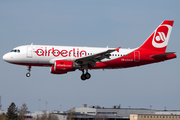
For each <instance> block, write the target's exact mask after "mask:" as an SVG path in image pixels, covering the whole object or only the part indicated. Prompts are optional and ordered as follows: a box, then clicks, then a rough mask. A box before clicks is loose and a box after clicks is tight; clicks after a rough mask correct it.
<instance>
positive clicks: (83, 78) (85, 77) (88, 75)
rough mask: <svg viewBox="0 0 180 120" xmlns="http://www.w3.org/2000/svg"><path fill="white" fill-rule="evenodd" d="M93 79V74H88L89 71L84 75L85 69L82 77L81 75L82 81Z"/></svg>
mask: <svg viewBox="0 0 180 120" xmlns="http://www.w3.org/2000/svg"><path fill="white" fill-rule="evenodd" d="M90 77H91V74H89V73H88V71H87V70H86V73H85V74H84V69H83V70H82V75H81V80H83V81H84V80H86V79H89V78H90Z"/></svg>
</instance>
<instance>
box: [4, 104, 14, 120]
mask: <svg viewBox="0 0 180 120" xmlns="http://www.w3.org/2000/svg"><path fill="white" fill-rule="evenodd" d="M6 118H7V120H16V118H17V107H16V105H15V104H14V102H12V103H11V105H10V106H9V108H8V110H7V113H6Z"/></svg>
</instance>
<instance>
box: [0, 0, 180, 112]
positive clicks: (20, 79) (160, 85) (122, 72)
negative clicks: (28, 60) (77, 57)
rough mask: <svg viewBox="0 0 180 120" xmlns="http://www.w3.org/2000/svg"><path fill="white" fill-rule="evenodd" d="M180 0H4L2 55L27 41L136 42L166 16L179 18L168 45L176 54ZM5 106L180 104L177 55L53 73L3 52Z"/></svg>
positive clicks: (0, 82)
mask: <svg viewBox="0 0 180 120" xmlns="http://www.w3.org/2000/svg"><path fill="white" fill-rule="evenodd" d="M179 5H180V1H178V0H174V1H169V0H158V1H157V0H152V1H144V0H137V1H130V0H126V1H125V0H124V1H123V0H111V1H109V0H98V1H96V0H89V1H84V0H76V1H74V0H69V1H62V0H52V1H48V0H39V1H36V0H31V1H23V0H16V1H13V0H9V1H6V0H1V1H0V56H3V55H4V54H5V53H7V52H9V51H10V50H11V49H13V48H14V47H17V46H20V45H27V44H31V43H34V44H44V45H66V46H89V47H93V46H95V47H106V46H109V47H115V48H116V47H122V48H129V47H130V48H135V47H138V46H140V45H141V44H142V43H143V42H144V41H145V40H146V38H148V37H149V35H150V34H151V33H152V32H153V31H154V30H155V29H156V27H157V26H158V25H159V24H160V23H161V22H162V21H164V20H174V21H175V22H174V27H173V29H172V33H171V36H170V40H169V44H168V47H167V51H169V52H174V51H175V52H176V54H177V56H179V51H180V48H179V45H180V41H179V31H180V22H179V21H180V15H179V12H180V7H179ZM0 66H1V72H0V95H1V97H2V105H3V106H2V109H3V110H7V108H8V106H9V105H10V104H11V102H14V103H15V104H16V105H17V106H18V107H19V108H20V106H21V105H22V104H23V103H26V104H27V106H28V109H29V110H30V111H37V110H39V101H38V99H41V101H40V109H41V110H44V109H45V108H46V104H45V101H47V102H48V105H47V109H48V110H49V111H50V110H60V105H61V110H68V109H70V108H73V107H82V104H88V106H92V105H100V106H103V107H111V106H112V105H118V104H121V107H128V106H131V107H132V108H149V106H150V105H152V108H154V109H164V107H166V108H167V109H171V110H172V109H175V110H176V109H178V110H179V109H180V105H179V101H180V96H179V92H180V87H179V85H180V80H179V78H180V74H179V68H180V63H179V58H176V59H173V60H169V61H165V62H161V63H156V64H151V65H145V66H141V67H134V68H128V69H118V70H105V71H103V70H91V71H89V72H90V73H91V75H92V77H91V79H90V80H87V81H81V80H80V75H81V71H78V70H77V71H75V72H72V73H68V74H65V75H52V74H50V71H49V69H50V68H45V67H33V68H32V71H31V77H30V78H27V77H26V76H25V74H26V73H27V67H26V66H17V65H12V64H9V63H6V62H4V61H3V59H0Z"/></svg>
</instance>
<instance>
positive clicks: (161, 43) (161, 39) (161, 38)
mask: <svg viewBox="0 0 180 120" xmlns="http://www.w3.org/2000/svg"><path fill="white" fill-rule="evenodd" d="M173 23H174V21H171V20H165V21H164V22H162V23H161V24H160V26H159V27H158V28H157V29H156V30H155V31H154V32H153V33H152V34H151V35H150V37H149V38H148V39H147V40H146V41H145V42H144V43H143V44H142V45H141V46H140V48H139V49H151V50H153V51H160V52H165V51H166V47H167V44H168V41H169V37H170V34H171V30H172V27H173Z"/></svg>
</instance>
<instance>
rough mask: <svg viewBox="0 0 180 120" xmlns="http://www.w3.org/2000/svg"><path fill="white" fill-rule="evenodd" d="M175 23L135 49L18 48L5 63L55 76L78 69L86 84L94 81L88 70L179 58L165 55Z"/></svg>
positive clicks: (170, 22) (162, 27)
mask: <svg viewBox="0 0 180 120" xmlns="http://www.w3.org/2000/svg"><path fill="white" fill-rule="evenodd" d="M173 23H174V21H173V20H165V21H163V22H162V23H161V24H160V25H159V26H158V27H157V29H155V31H154V32H153V33H152V34H151V35H150V36H149V37H148V38H147V40H146V41H145V42H144V43H143V44H142V45H141V46H140V47H137V48H134V49H130V48H129V49H123V48H120V47H118V48H108V47H106V48H98V47H74V46H50V45H33V44H31V45H24V46H19V47H16V48H14V49H12V50H11V52H9V53H6V54H5V55H4V56H3V59H4V61H6V62H9V63H12V64H16V65H24V66H27V67H28V73H27V74H26V76H27V77H30V75H31V74H30V71H31V67H32V66H45V67H50V72H51V73H52V74H66V73H68V72H72V71H75V70H77V69H79V70H80V71H82V75H81V79H82V80H83V81H84V80H86V79H89V78H90V77H91V74H90V73H89V72H88V70H92V69H122V68H129V67H135V66H141V65H146V64H151V63H157V62H161V61H165V60H170V59H173V58H176V54H175V52H166V48H167V44H168V41H169V37H170V34H171V30H172V27H173Z"/></svg>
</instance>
